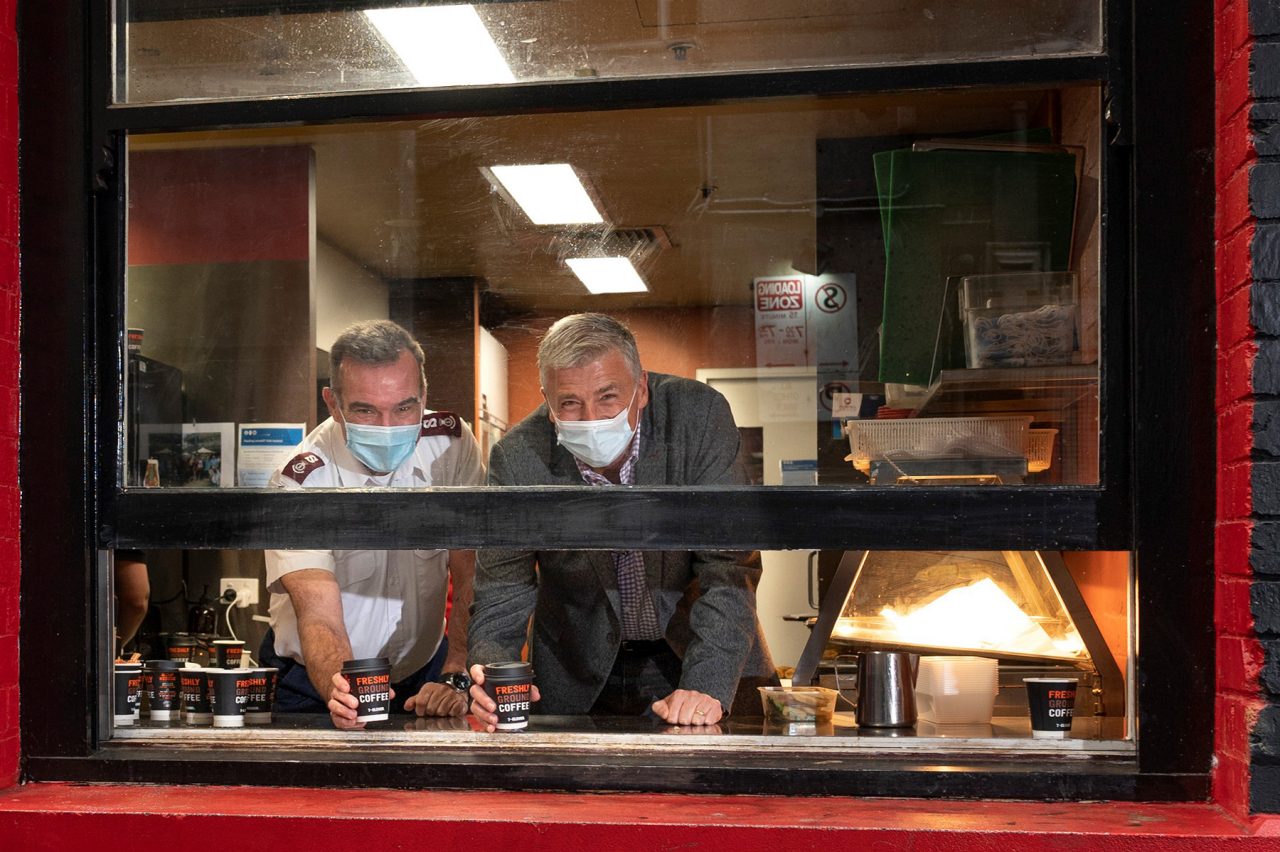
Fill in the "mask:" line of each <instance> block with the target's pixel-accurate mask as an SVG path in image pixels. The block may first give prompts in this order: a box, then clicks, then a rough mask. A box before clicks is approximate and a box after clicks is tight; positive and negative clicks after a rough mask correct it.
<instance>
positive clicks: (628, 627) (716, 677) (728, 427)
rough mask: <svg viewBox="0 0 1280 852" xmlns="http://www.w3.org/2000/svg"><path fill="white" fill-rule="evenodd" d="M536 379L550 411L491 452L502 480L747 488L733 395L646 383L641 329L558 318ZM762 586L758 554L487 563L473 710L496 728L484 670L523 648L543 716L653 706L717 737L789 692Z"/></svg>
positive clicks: (472, 642)
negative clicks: (767, 623) (723, 723)
mask: <svg viewBox="0 0 1280 852" xmlns="http://www.w3.org/2000/svg"><path fill="white" fill-rule="evenodd" d="M538 370H539V377H540V379H541V383H542V394H543V398H544V400H545V403H544V404H543V405H541V406H539V407H538V409H537V410H536V411H534V412H533V413H532V414H531V415H529V416H528V417H526V418H525V419H524V420H523V421H521V422H520V423H519V424H517V425H516V426H515V427H514V428H513V429H512V430H511V432H510V433H509V434H507V435H506V436H505V437H504V438H503V439H502V440H500V441H499V442H498V443H497V444H496V445H495V446H494V448H493V451H492V455H491V456H490V461H489V482H490V484H493V485H570V486H582V487H589V486H592V485H598V486H611V485H615V486H616V485H639V486H643V485H735V484H745V482H746V476H745V474H744V472H743V471H742V468H741V466H740V465H739V464H738V463H737V454H738V441H739V439H738V431H737V427H736V426H735V424H734V422H733V415H732V414H731V413H730V411H729V404H728V402H726V400H725V399H724V397H723V396H721V395H720V394H719V393H718V392H717V391H715V390H713V389H712V388H710V387H708V386H707V385H705V384H702V383H700V382H695V381H691V380H688V379H682V378H678V377H675V376H666V375H661V374H658V373H647V372H645V371H644V370H643V369H641V367H640V360H639V354H638V352H637V350H636V344H635V339H634V337H632V335H631V332H630V331H628V330H627V328H626V327H625V326H623V325H622V324H621V323H619V322H618V321H616V320H614V319H612V318H611V317H607V316H604V315H602V314H576V315H573V316H569V317H565V318H564V319H561V320H560V321H558V322H557V323H556V324H555V325H553V326H552V327H551V329H550V330H549V331H548V332H547V334H546V336H545V337H544V338H543V341H542V343H541V345H540V346H539V348H538ZM759 576H760V568H759V558H758V556H757V554H754V553H752V554H744V553H736V552H723V551H708V552H702V551H699V552H690V551H646V552H639V551H612V552H610V551H535V550H492V549H491V550H485V551H480V552H479V553H478V554H477V567H476V580H475V602H474V604H473V606H472V613H471V623H470V632H469V641H468V657H469V661H470V663H471V664H472V666H471V677H472V679H473V681H474V682H475V685H474V686H473V687H472V688H471V696H472V712H473V713H475V715H476V717H477V718H478V719H480V720H481V721H482V722H483V723H485V724H486V726H487V727H489V729H490V730H492V729H493V725H494V724H495V723H496V716H494V709H495V705H494V702H493V701H492V700H491V699H490V698H489V697H488V696H487V695H485V693H484V690H483V688H482V686H481V684H482V683H483V670H482V664H485V663H495V662H503V661H510V660H516V659H519V656H520V650H521V648H522V646H523V645H524V643H525V642H526V639H527V640H528V642H529V647H530V661H531V662H532V664H533V669H534V673H535V674H534V681H535V692H536V693H537V695H535V700H536V699H537V698H539V697H540V699H541V701H540V704H539V711H540V712H543V713H549V714H583V713H592V714H605V715H621V714H632V713H643V712H645V711H646V710H650V711H652V713H653V714H655V715H656V716H658V717H659V718H661V719H664V720H665V721H667V722H670V723H673V724H680V725H714V724H715V723H716V722H718V721H719V720H720V718H721V717H722V716H723V715H724V714H725V713H726V712H728V711H729V710H730V708H732V707H734V706H737V707H738V710H739V712H743V711H744V710H747V711H749V712H753V713H754V712H758V708H759V706H760V704H759V698H758V697H757V695H756V691H755V687H756V686H759V685H765V684H772V683H776V682H777V680H776V675H775V672H774V668H773V661H772V660H771V658H770V656H769V651H768V649H767V647H766V646H765V643H764V636H763V634H762V633H761V630H760V625H759V622H758V621H757V619H756V583H757V581H758V579H759ZM530 615H532V616H533V622H532V626H530V624H529V617H530ZM752 708H754V709H752Z"/></svg>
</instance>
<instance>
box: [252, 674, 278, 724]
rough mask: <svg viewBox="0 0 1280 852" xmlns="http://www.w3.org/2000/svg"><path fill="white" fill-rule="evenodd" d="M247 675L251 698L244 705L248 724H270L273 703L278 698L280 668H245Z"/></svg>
mask: <svg viewBox="0 0 1280 852" xmlns="http://www.w3.org/2000/svg"><path fill="white" fill-rule="evenodd" d="M243 671H244V672H245V673H246V674H247V675H248V679H247V681H246V682H247V683H248V689H249V700H248V702H247V703H246V704H245V707H244V721H245V724H246V725H270V724H271V705H272V704H273V703H275V700H276V674H277V673H278V672H279V671H280V670H279V669H273V668H269V667H261V666H260V667H258V668H254V669H244V670H243Z"/></svg>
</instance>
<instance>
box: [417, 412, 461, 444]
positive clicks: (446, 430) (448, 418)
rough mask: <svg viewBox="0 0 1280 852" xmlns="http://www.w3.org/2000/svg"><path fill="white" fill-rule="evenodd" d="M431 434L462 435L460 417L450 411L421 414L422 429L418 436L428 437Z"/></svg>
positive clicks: (458, 436)
mask: <svg viewBox="0 0 1280 852" xmlns="http://www.w3.org/2000/svg"><path fill="white" fill-rule="evenodd" d="M432 435H452V436H453V437H455V438H460V437H462V418H461V417H459V416H458V415H456V414H454V413H453V412H452V411H433V412H431V413H430V414H423V415H422V431H421V432H420V433H419V434H418V437H419V438H429V437H431V436H432Z"/></svg>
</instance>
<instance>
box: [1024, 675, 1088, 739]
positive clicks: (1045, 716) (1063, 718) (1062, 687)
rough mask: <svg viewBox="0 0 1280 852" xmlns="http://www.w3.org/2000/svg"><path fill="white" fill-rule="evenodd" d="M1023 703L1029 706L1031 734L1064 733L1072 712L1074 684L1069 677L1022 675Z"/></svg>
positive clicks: (1062, 734) (1050, 735)
mask: <svg viewBox="0 0 1280 852" xmlns="http://www.w3.org/2000/svg"><path fill="white" fill-rule="evenodd" d="M1022 682H1023V683H1024V684H1026V687H1027V706H1028V707H1029V708H1030V710H1031V736H1033V737H1039V738H1061V737H1065V736H1066V735H1067V733H1068V732H1070V730H1071V720H1072V718H1073V717H1074V716H1075V712H1076V685H1077V684H1078V681H1077V679H1076V678H1073V677H1024V678H1023V679H1022Z"/></svg>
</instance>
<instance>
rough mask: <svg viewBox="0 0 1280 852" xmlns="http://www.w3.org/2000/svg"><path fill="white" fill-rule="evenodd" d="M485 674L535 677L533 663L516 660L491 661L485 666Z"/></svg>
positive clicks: (488, 675) (490, 675) (488, 676)
mask: <svg viewBox="0 0 1280 852" xmlns="http://www.w3.org/2000/svg"><path fill="white" fill-rule="evenodd" d="M484 676H485V677H487V678H490V677H515V678H526V677H533V665H532V664H530V663H526V662H521V661H515V662H510V663H489V664H488V665H486V666H485V667H484Z"/></svg>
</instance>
